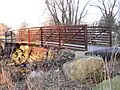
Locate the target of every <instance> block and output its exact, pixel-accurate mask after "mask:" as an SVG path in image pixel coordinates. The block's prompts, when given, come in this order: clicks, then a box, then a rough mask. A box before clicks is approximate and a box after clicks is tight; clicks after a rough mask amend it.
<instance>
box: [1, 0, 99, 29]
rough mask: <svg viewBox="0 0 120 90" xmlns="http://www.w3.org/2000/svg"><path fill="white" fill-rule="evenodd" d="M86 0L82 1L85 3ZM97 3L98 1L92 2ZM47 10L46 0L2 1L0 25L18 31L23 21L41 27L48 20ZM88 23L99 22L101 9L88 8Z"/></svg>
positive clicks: (93, 0)
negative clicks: (2, 24)
mask: <svg viewBox="0 0 120 90" xmlns="http://www.w3.org/2000/svg"><path fill="white" fill-rule="evenodd" d="M84 1H85V0H81V2H83V3H84ZM91 1H92V2H91V3H95V1H96V0H91ZM45 8H46V5H45V3H44V0H0V23H5V24H7V25H8V26H10V27H12V28H13V29H16V28H18V27H19V26H20V24H21V23H22V22H23V21H26V22H28V24H29V25H30V26H40V25H42V23H43V22H45V20H46V19H47V15H44V14H43V12H44V10H45ZM88 10H89V12H88V15H87V16H88V17H87V19H86V20H85V22H87V23H92V22H94V21H97V20H99V19H100V17H101V13H100V11H99V9H97V8H95V7H89V8H88Z"/></svg>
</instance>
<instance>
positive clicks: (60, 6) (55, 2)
mask: <svg viewBox="0 0 120 90" xmlns="http://www.w3.org/2000/svg"><path fill="white" fill-rule="evenodd" d="M89 2H90V0H88V1H87V2H86V4H85V5H84V6H83V8H81V7H80V6H81V5H80V0H45V3H46V5H47V8H48V10H49V12H50V14H51V16H52V18H53V20H54V23H55V25H72V24H74V25H77V24H80V23H81V21H82V19H83V18H84V17H85V16H86V15H87V10H86V7H87V6H88V4H89Z"/></svg>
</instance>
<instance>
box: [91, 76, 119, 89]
mask: <svg viewBox="0 0 120 90" xmlns="http://www.w3.org/2000/svg"><path fill="white" fill-rule="evenodd" d="M92 90H120V76H115V77H114V78H112V79H109V80H104V81H103V82H102V83H100V84H98V85H96V87H93V88H92Z"/></svg>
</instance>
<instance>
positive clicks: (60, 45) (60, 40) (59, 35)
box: [58, 28, 61, 49]
mask: <svg viewBox="0 0 120 90" xmlns="http://www.w3.org/2000/svg"><path fill="white" fill-rule="evenodd" d="M58 29H59V30H58V33H59V49H60V46H61V40H60V28H58Z"/></svg>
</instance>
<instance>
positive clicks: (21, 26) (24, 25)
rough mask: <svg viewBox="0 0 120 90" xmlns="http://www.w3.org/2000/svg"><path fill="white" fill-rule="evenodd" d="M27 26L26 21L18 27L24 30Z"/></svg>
mask: <svg viewBox="0 0 120 90" xmlns="http://www.w3.org/2000/svg"><path fill="white" fill-rule="evenodd" d="M27 26H28V23H27V22H26V21H23V22H22V23H21V25H20V28H21V29H24V28H27Z"/></svg>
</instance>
